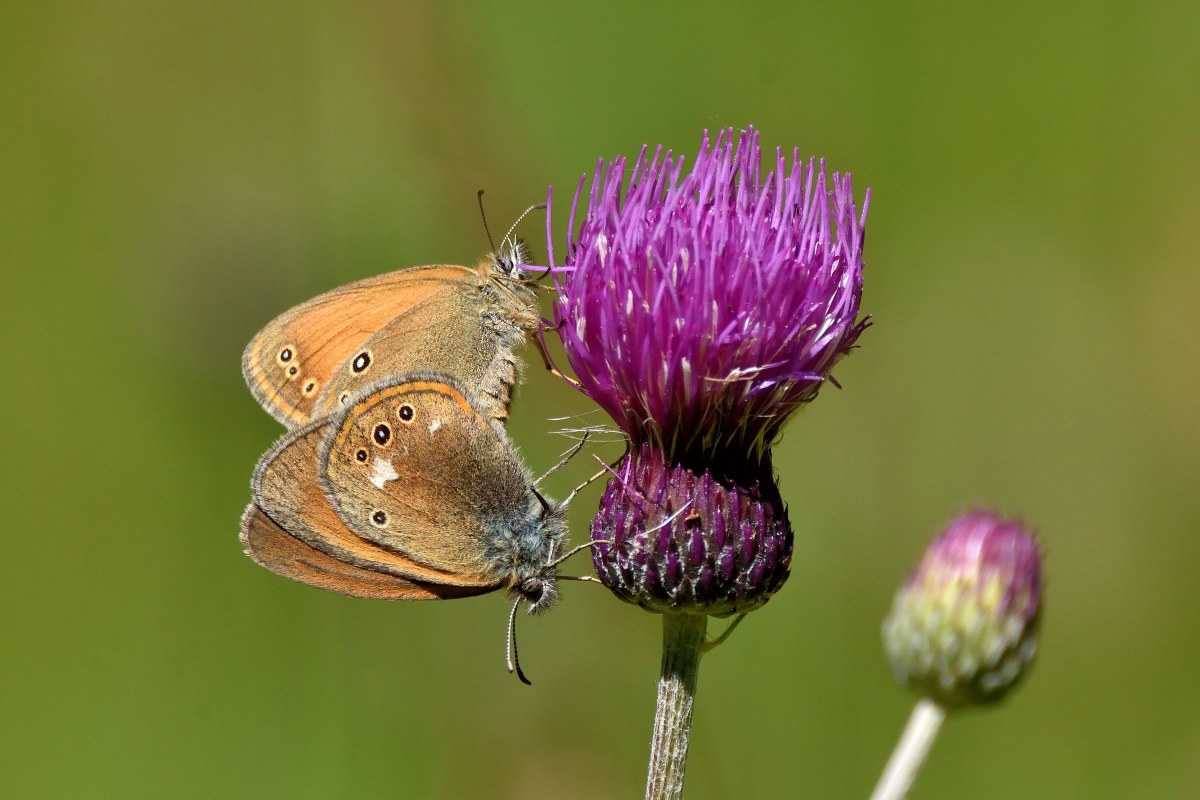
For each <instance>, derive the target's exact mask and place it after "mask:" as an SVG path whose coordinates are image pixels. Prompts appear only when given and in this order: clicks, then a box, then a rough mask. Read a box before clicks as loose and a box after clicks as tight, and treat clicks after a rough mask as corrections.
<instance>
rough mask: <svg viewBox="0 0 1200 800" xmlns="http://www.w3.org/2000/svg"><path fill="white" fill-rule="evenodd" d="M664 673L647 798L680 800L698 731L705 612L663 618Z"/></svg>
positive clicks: (705, 626)
mask: <svg viewBox="0 0 1200 800" xmlns="http://www.w3.org/2000/svg"><path fill="white" fill-rule="evenodd" d="M662 618H663V657H662V672H661V674H660V675H659V678H658V708H657V710H656V711H655V713H654V738H653V739H652V740H651V742H650V772H649V775H648V776H647V778H646V800H679V798H681V797H682V796H683V774H684V770H686V769H687V749H688V739H689V738H690V737H691V733H692V703H693V702H694V701H695V698H696V677H697V675H699V673H700V656H701V654H702V653H703V650H704V635H705V631H706V630H707V627H708V617H707V616H706V615H704V614H663V615H662Z"/></svg>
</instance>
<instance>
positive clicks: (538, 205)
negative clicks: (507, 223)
mask: <svg viewBox="0 0 1200 800" xmlns="http://www.w3.org/2000/svg"><path fill="white" fill-rule="evenodd" d="M479 202H480V210H482V209H483V205H482V204H483V192H482V191H481V192H480V194H479ZM545 207H546V204H545V203H534V204H533V205H531V206H530V207H529V208H527V209H525V210H524V211H522V212H521V216H519V217H517V221H516V222H514V223H513V224H512V227H510V228H509V229H508V233H506V234H504V238H503V239H501V240H500V244H504V243H505V242H508V241H511V240H512V235H513V231H515V230H516V229H517V226H518V225H520V224H521V220H523V219H525V218H526V217H528V216H529V215H530V213H531V212H534V211H537V210H538V209H540V208H545Z"/></svg>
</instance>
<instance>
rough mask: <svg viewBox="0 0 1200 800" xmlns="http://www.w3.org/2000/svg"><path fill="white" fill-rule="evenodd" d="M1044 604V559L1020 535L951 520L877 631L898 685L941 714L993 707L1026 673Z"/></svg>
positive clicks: (991, 519) (985, 518)
mask: <svg viewBox="0 0 1200 800" xmlns="http://www.w3.org/2000/svg"><path fill="white" fill-rule="evenodd" d="M1041 597H1042V565H1041V555H1040V554H1039V552H1038V546H1037V542H1035V541H1034V538H1033V535H1032V534H1031V533H1030V532H1029V531H1028V530H1027V529H1026V528H1025V527H1024V526H1022V525H1021V524H1020V523H1018V522H1015V521H1009V520H1004V519H1002V518H1001V517H1000V516H998V515H996V514H994V513H991V512H988V511H980V510H977V511H972V512H970V513H968V514H965V515H963V516H961V517H958V518H957V519H954V520H952V521H951V522H950V523H949V524H948V525H947V526H946V528H945V530H943V531H942V533H941V534H940V535H939V536H938V537H937V538H936V539H934V540H933V542H932V543H931V544H930V545H929V547H928V549H926V551H925V555H924V557H923V558H922V559H921V563H920V564H919V565H918V566H917V568H916V570H915V571H914V572H913V573H912V575H911V576H910V577H909V579H908V582H907V583H905V585H904V587H903V588H902V589H901V590H900V591H899V592H898V593H897V594H896V599H895V602H894V603H893V605H892V611H891V613H890V614H889V615H888V617H887V619H886V620H885V621H884V623H883V643H884V649H885V650H886V651H887V656H888V660H889V661H890V662H891V666H892V671H893V673H894V674H895V676H896V680H897V681H899V682H900V683H903V684H906V685H908V686H909V687H911V688H913V689H915V690H916V691H918V692H920V693H922V694H924V695H926V696H927V697H929V698H930V699H932V700H934V701H936V702H937V703H939V704H940V705H942V706H944V707H946V708H954V707H958V706H966V705H978V704H983V703H990V702H994V701H997V700H999V699H1000V698H1002V697H1004V695H1005V694H1006V693H1007V692H1008V691H1009V690H1010V689H1012V687H1013V686H1014V685H1016V683H1017V682H1018V681H1019V680H1020V678H1021V677H1022V676H1023V675H1024V674H1025V673H1026V672H1028V670H1029V665H1030V663H1031V662H1032V660H1033V657H1034V653H1035V652H1036V650H1037V630H1038V621H1039V618H1040V616H1041V610H1042V604H1041Z"/></svg>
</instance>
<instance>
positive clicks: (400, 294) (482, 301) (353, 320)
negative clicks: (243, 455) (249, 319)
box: [242, 238, 538, 429]
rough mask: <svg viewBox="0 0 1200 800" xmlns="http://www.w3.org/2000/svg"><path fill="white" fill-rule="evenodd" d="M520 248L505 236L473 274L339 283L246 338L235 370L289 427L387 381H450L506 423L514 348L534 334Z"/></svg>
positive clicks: (429, 272)
mask: <svg viewBox="0 0 1200 800" xmlns="http://www.w3.org/2000/svg"><path fill="white" fill-rule="evenodd" d="M529 260H530V259H529V251H528V249H527V248H526V247H525V245H524V243H522V242H520V241H518V240H515V239H511V238H506V239H505V241H504V242H502V243H501V246H500V250H499V251H497V252H496V253H493V254H491V255H489V256H488V257H487V258H485V259H484V260H483V261H481V262H480V263H479V266H478V267H476V268H475V269H469V268H467V267H459V266H453V265H446V264H439V265H435V266H428V267H411V268H409V269H402V270H397V271H395V272H389V273H387V274H384V275H379V276H376V277H374V278H366V279H365V280H361V281H356V282H354V283H349V284H346V285H345V286H340V287H338V288H336V289H332V290H330V291H328V292H325V293H324V294H321V295H318V296H316V297H314V298H313V299H311V300H309V301H307V302H305V303H301V304H300V305H298V306H296V307H294V308H292V309H289V310H288V311H285V312H284V313H282V314H280V315H279V316H278V317H276V318H275V319H274V320H272V321H271V322H270V323H269V324H268V325H267V326H266V327H265V328H263V329H262V330H261V331H259V332H258V334H257V335H256V336H255V337H254V338H253V339H251V340H250V344H248V345H247V346H246V352H245V353H244V354H243V355H242V373H243V374H244V375H245V377H246V383H247V385H248V386H249V387H250V391H251V392H253V393H254V396H255V398H257V400H258V402H259V403H260V404H262V407H263V408H265V409H266V410H267V411H268V412H270V414H271V415H272V416H273V417H275V419H277V420H279V421H280V422H282V423H283V424H284V425H285V426H286V427H288V428H289V429H294V428H298V427H300V426H302V425H305V424H307V423H308V422H310V421H311V420H314V419H320V418H322V417H325V416H328V415H329V414H331V413H334V412H336V411H340V410H341V408H342V407H343V406H344V404H345V403H346V402H347V401H348V400H349V399H350V397H352V396H353V395H355V394H357V393H358V392H359V391H360V390H361V389H362V388H364V387H365V386H368V385H370V384H373V383H376V382H378V381H380V380H382V379H385V378H387V377H388V376H391V375H399V374H404V373H411V372H414V371H431V372H435V373H440V374H445V375H452V376H454V378H456V379H457V380H458V381H459V383H461V384H462V386H463V387H464V388H465V389H466V390H467V391H469V392H470V393H471V394H472V396H474V397H475V398H477V402H478V403H479V404H480V406H481V409H480V410H481V411H482V412H483V413H484V414H485V415H486V416H487V417H490V418H491V419H496V420H504V419H506V418H507V417H508V405H509V402H510V400H511V398H512V388H513V384H514V383H515V381H516V378H517V364H516V356H515V355H514V354H513V350H514V348H515V347H516V346H517V345H518V344H520V343H521V342H522V341H524V339H525V335H526V333H527V332H530V331H533V330H535V329H536V328H537V323H538V315H537V311H536V303H535V298H534V293H533V290H532V289H531V288H530V286H529V284H528V283H527V281H526V279H525V277H524V274H523V272H522V270H521V267H520V265H521V264H526V263H528V262H529Z"/></svg>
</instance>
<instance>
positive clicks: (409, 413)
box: [396, 405, 417, 422]
mask: <svg viewBox="0 0 1200 800" xmlns="http://www.w3.org/2000/svg"><path fill="white" fill-rule="evenodd" d="M396 415H397V416H399V417H400V421H401V422H412V421H413V417H415V416H416V415H417V412H416V411H413V407H412V406H410V405H403V406H400V408H398V409H396Z"/></svg>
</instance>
